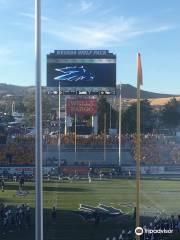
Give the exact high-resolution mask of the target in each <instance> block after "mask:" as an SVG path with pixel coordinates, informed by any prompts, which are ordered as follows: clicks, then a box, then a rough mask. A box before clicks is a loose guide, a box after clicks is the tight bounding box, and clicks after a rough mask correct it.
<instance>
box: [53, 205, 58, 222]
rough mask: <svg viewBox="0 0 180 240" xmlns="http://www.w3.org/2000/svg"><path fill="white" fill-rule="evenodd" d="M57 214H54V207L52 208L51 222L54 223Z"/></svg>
mask: <svg viewBox="0 0 180 240" xmlns="http://www.w3.org/2000/svg"><path fill="white" fill-rule="evenodd" d="M56 217H57V213H56V207H55V206H53V208H52V220H53V221H56Z"/></svg>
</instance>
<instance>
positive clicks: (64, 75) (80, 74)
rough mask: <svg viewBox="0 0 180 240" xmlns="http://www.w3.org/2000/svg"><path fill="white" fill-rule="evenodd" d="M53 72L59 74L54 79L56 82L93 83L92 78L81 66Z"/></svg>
mask: <svg viewBox="0 0 180 240" xmlns="http://www.w3.org/2000/svg"><path fill="white" fill-rule="evenodd" d="M54 70H55V71H57V72H59V75H58V76H57V77H55V78H54V80H58V81H75V82H78V81H93V80H94V76H93V75H92V73H90V72H89V71H88V70H87V69H85V68H84V67H83V66H81V67H64V68H55V69H54Z"/></svg>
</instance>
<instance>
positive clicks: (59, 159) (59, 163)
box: [58, 81, 61, 171]
mask: <svg viewBox="0 0 180 240" xmlns="http://www.w3.org/2000/svg"><path fill="white" fill-rule="evenodd" d="M58 138H59V139H58V147H59V148H58V171H60V166H61V83H60V81H59V135H58Z"/></svg>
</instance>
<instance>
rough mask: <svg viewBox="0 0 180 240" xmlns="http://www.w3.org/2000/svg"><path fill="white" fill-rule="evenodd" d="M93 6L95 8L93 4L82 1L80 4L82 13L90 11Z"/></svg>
mask: <svg viewBox="0 0 180 240" xmlns="http://www.w3.org/2000/svg"><path fill="white" fill-rule="evenodd" d="M92 6H93V2H88V1H84V0H82V1H81V3H80V11H81V12H83V11H87V10H90V9H91V7H92Z"/></svg>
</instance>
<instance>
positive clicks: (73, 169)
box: [61, 166, 89, 174]
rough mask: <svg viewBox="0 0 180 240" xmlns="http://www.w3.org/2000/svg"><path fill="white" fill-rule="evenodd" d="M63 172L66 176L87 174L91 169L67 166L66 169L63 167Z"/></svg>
mask: <svg viewBox="0 0 180 240" xmlns="http://www.w3.org/2000/svg"><path fill="white" fill-rule="evenodd" d="M61 171H62V172H63V173H64V174H75V173H76V174H87V173H88V171H89V167H85V166H82V167H81V166H79V167H70V166H67V167H64V166H62V167H61Z"/></svg>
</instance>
